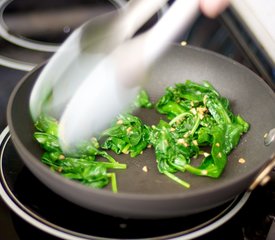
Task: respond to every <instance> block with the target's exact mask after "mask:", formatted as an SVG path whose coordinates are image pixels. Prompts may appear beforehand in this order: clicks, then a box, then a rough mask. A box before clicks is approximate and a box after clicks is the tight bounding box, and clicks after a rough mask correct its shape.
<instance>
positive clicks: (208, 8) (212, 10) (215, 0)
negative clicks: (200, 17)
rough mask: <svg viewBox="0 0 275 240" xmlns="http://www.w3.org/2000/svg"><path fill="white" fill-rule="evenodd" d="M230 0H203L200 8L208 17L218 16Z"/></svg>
mask: <svg viewBox="0 0 275 240" xmlns="http://www.w3.org/2000/svg"><path fill="white" fill-rule="evenodd" d="M228 5H229V0H201V1H200V8H201V11H202V12H203V14H204V15H205V16H207V17H210V18H214V17H216V16H218V15H219V14H220V13H221V12H222V11H223V10H224V9H225V8H226V7H227V6H228Z"/></svg>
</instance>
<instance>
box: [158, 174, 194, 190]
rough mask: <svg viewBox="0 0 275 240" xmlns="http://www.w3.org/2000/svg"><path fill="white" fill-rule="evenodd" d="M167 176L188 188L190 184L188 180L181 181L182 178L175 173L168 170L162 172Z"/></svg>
mask: <svg viewBox="0 0 275 240" xmlns="http://www.w3.org/2000/svg"><path fill="white" fill-rule="evenodd" d="M163 173H164V174H165V175H166V176H167V177H169V178H171V179H172V180H173V181H175V182H177V183H179V184H180V185H182V186H184V187H186V188H190V184H189V183H188V182H185V181H183V180H182V179H180V178H178V177H177V176H176V175H174V174H172V173H169V172H168V171H164V172H163Z"/></svg>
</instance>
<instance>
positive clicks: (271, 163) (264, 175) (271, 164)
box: [249, 153, 275, 191]
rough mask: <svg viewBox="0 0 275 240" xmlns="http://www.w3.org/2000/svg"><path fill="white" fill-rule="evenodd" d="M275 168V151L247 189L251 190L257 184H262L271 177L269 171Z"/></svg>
mask: <svg viewBox="0 0 275 240" xmlns="http://www.w3.org/2000/svg"><path fill="white" fill-rule="evenodd" d="M274 168H275V153H273V154H272V156H271V158H270V159H269V160H268V162H267V165H266V166H265V167H264V168H263V170H262V171H261V172H260V174H259V175H258V176H257V177H256V179H255V180H254V181H253V183H252V184H251V185H250V187H249V191H253V190H254V189H255V188H256V187H257V186H259V185H261V186H264V185H265V184H266V183H268V182H269V180H270V179H271V177H270V175H269V174H270V172H271V171H272V170H273V169H274Z"/></svg>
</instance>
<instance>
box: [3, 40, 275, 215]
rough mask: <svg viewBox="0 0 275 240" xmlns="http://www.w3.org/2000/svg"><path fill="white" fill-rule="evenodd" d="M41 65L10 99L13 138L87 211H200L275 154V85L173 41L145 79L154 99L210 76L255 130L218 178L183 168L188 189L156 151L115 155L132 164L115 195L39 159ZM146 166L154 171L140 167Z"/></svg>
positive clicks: (146, 113)
mask: <svg viewBox="0 0 275 240" xmlns="http://www.w3.org/2000/svg"><path fill="white" fill-rule="evenodd" d="M42 68H43V65H42V66H39V67H37V68H36V69H34V70H33V71H32V72H30V73H29V74H27V75H26V76H25V77H24V78H23V79H22V81H21V82H20V83H19V84H18V85H17V86H16V87H15V89H14V91H13V93H12V95H11V97H10V100H9V104H8V113H7V120H8V126H9V128H10V132H11V137H12V140H13V143H14V146H15V148H16V150H17V151H18V153H19V154H20V156H21V158H22V160H23V162H24V163H25V165H26V166H27V167H28V168H29V169H30V170H31V172H32V173H33V174H34V175H35V176H36V177H37V178H38V179H40V180H41V181H42V182H43V183H44V184H45V185H46V186H48V187H49V188H50V189H52V190H53V191H54V192H56V193H57V194H59V195H61V196H63V197H64V198H65V199H67V200H69V201H72V202H74V203H76V204H78V205H80V206H82V207H85V208H87V210H94V211H98V212H101V213H104V214H109V215H114V216H120V217H125V218H169V217H177V216H187V215H190V214H194V213H199V212H202V211H205V210H208V209H211V208H213V207H216V206H218V205H221V204H223V203H225V202H227V201H229V200H231V199H232V198H234V197H235V196H237V195H238V194H240V193H242V192H243V191H246V190H247V189H248V187H249V186H250V185H251V183H252V182H253V181H254V179H255V178H256V176H257V175H258V174H259V173H260V171H261V170H262V168H263V167H264V166H265V165H266V164H267V162H268V160H269V159H270V158H271V156H272V154H273V153H274V149H275V148H274V146H275V145H274V142H273V143H271V144H270V145H269V146H265V145H264V135H265V133H267V132H268V131H269V130H270V129H272V128H274V127H275V107H274V106H275V94H274V92H273V91H272V90H271V88H270V87H268V85H267V84H266V83H265V82H264V81H263V80H262V79H261V78H259V77H258V76H257V75H256V74H254V73H253V72H252V71H250V70H249V69H247V68H246V67H244V66H242V65H240V64H238V63H237V62H235V61H233V60H230V59H228V58H226V57H223V56H221V55H218V54H216V53H213V52H210V51H207V50H203V49H200V48H194V47H180V46H176V45H173V46H171V47H170V48H169V50H168V51H167V53H166V54H165V55H164V56H163V57H161V59H159V60H158V61H157V63H156V64H155V65H154V67H153V70H152V74H151V77H150V81H148V83H147V85H146V89H147V90H148V92H149V95H150V97H151V99H152V101H156V100H157V99H158V98H159V97H160V96H161V95H162V94H163V93H164V89H165V87H167V86H171V85H173V84H174V83H178V82H183V81H185V80H186V79H190V80H192V81H195V82H199V83H200V82H202V81H203V80H207V81H209V82H210V83H212V84H213V85H214V87H215V88H216V89H217V90H218V91H219V92H220V93H221V95H223V96H225V97H226V98H228V99H229V100H230V102H231V106H232V110H233V112H234V113H235V114H240V115H241V116H242V117H243V118H244V119H245V120H246V121H248V122H249V123H250V126H251V127H250V130H249V131H248V133H246V134H245V135H243V136H242V138H241V141H240V143H239V145H238V147H237V148H236V149H234V150H233V151H232V152H231V154H230V155H229V157H228V164H227V166H226V169H225V171H224V173H223V174H222V176H221V177H220V178H219V179H211V178H207V177H198V176H194V175H191V174H188V173H181V174H179V175H178V176H179V177H181V178H182V179H184V180H185V181H187V182H189V183H190V184H191V188H190V189H185V188H183V187H182V186H180V185H178V184H177V183H175V182H173V181H171V180H170V179H168V178H167V177H165V176H164V175H162V174H160V173H158V171H157V167H156V162H155V155H154V151H153V149H147V150H145V151H144V153H143V154H142V155H140V156H138V157H137V158H130V157H129V156H128V155H116V156H114V157H115V158H116V159H117V160H118V161H119V162H123V163H127V165H128V168H127V169H126V170H117V178H118V179H117V181H118V193H116V194H114V193H112V192H111V191H110V189H109V188H108V187H107V188H105V189H93V188H89V187H87V186H84V185H81V184H80V183H78V182H75V181H72V180H69V179H66V178H64V177H63V176H61V175H59V174H58V173H56V172H53V171H51V170H50V169H49V168H48V167H47V166H46V165H44V164H43V163H41V161H40V157H41V154H42V150H41V148H40V147H39V145H38V144H37V143H36V142H35V140H34V138H33V133H34V126H33V122H32V120H31V117H30V113H29V96H30V92H31V90H32V87H33V85H34V83H35V81H36V79H37V77H38V75H39V73H40V71H41V69H42ZM110 105H111V103H110ZM137 115H138V116H140V117H141V118H142V120H143V121H144V122H145V123H147V124H154V123H157V122H158V121H159V119H160V117H161V116H160V115H158V114H157V113H156V112H154V111H153V110H146V109H144V110H139V111H138V112H137ZM99 120H100V119H99ZM240 158H244V159H245V160H246V161H245V163H244V164H240V163H239V161H238V160H239V159H240ZM143 166H147V167H148V169H149V171H148V172H144V171H142V168H143ZM30 188H31V186H30ZM34 194H35V193H34ZM30 197H31V196H30Z"/></svg>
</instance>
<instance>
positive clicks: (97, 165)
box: [34, 80, 249, 192]
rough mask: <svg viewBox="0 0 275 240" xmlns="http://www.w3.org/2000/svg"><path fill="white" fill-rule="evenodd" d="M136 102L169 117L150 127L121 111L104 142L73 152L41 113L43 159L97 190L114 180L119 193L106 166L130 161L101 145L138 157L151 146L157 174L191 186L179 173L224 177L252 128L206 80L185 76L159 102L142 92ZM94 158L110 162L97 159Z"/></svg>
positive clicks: (39, 129)
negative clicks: (196, 161)
mask: <svg viewBox="0 0 275 240" xmlns="http://www.w3.org/2000/svg"><path fill="white" fill-rule="evenodd" d="M135 105H136V106H138V107H145V108H153V107H154V108H155V109H156V110H157V111H158V112H159V113H161V114H165V115H166V117H167V121H165V120H160V121H159V123H158V124H157V125H153V126H148V125H146V124H144V123H143V122H142V121H141V119H140V118H138V117H137V116H134V115H132V114H129V113H126V114H121V115H119V116H118V117H117V119H116V121H115V122H114V124H113V125H112V126H111V127H110V128H108V129H106V130H105V131H103V132H102V134H101V136H100V138H101V140H103V142H102V144H99V142H98V141H97V139H95V138H92V139H91V141H89V142H85V143H83V144H81V145H79V146H78V151H77V152H75V153H74V154H73V155H69V156H65V155H64V154H63V153H62V151H61V149H60V146H59V143H58V138H57V130H58V123H57V121H56V120H55V119H53V118H51V117H49V116H44V115H42V116H40V118H39V119H38V121H37V122H36V123H35V127H36V129H37V132H35V133H34V137H35V138H36V140H37V141H38V142H39V143H40V144H41V146H42V147H43V148H44V149H45V151H46V152H45V153H44V154H43V156H42V161H43V162H44V163H45V164H47V165H49V166H50V167H51V168H52V169H53V170H55V171H58V172H60V173H61V174H63V175H64V176H65V177H68V178H70V179H74V180H78V181H80V182H82V183H84V184H86V185H90V186H93V187H96V188H102V187H104V186H106V185H107V184H108V183H109V180H110V179H111V181H112V187H113V191H114V192H116V191H117V186H116V180H115V174H114V173H109V172H108V170H109V169H126V165H125V164H120V163H118V162H116V161H115V159H113V158H112V157H111V156H110V155H109V154H108V153H107V152H106V151H104V150H102V149H105V150H112V151H114V152H115V153H116V154H121V153H123V154H129V155H130V156H131V157H136V156H138V155H139V154H141V153H142V152H143V151H144V150H145V149H146V148H147V147H148V145H152V146H153V147H154V150H155V157H156V163H157V168H158V170H159V172H160V173H162V174H165V175H166V176H168V177H169V178H170V179H172V180H173V181H175V182H177V183H179V184H181V185H182V186H184V187H187V188H189V187H190V185H189V183H187V182H185V181H184V180H182V179H180V178H179V177H178V176H176V175H175V173H177V172H185V171H188V172H190V173H191V174H195V175H199V176H208V177H212V178H218V177H220V175H221V174H222V172H223V170H224V168H225V166H226V164H227V156H228V154H229V153H230V152H231V151H232V149H234V148H235V147H236V146H237V145H238V143H239V140H240V137H241V136H242V134H244V133H246V132H247V131H248V129H249V124H248V123H247V122H246V121H245V120H244V119H243V118H242V117H241V116H239V115H234V114H233V112H232V111H231V110H230V105H229V100H228V99H226V98H224V97H222V96H221V95H220V94H219V93H218V92H217V91H216V90H215V88H214V87H213V86H212V85H211V84H210V83H208V82H206V81H205V82H203V83H202V84H198V83H195V82H192V81H190V80H187V81H186V82H185V83H178V84H175V86H170V87H168V88H166V92H165V94H164V95H163V96H162V97H161V98H160V99H159V100H158V101H157V103H156V104H155V105H154V104H153V103H151V102H150V100H149V96H148V94H147V92H146V91H144V90H142V91H141V92H140V93H139V95H138V97H137V100H136V102H135ZM152 111H153V110H152ZM205 147H209V148H210V151H209V152H205V150H203V149H205ZM96 156H102V157H104V158H106V159H107V160H108V161H107V162H102V161H100V162H99V161H97V160H96ZM201 156H203V157H202V159H201V162H200V164H199V165H198V166H197V165H196V166H195V165H194V164H193V159H194V158H199V157H201Z"/></svg>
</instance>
